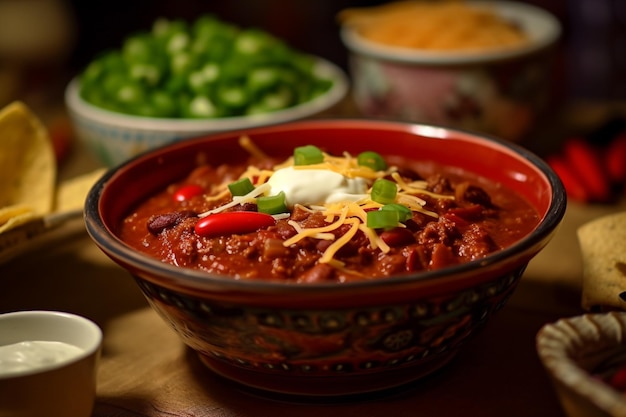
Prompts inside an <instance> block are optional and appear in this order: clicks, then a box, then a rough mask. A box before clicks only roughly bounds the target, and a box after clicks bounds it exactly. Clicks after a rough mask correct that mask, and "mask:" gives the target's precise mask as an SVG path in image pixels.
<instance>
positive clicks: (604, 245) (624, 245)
mask: <svg viewBox="0 0 626 417" xmlns="http://www.w3.org/2000/svg"><path fill="white" fill-rule="evenodd" d="M578 241H579V244H580V249H581V252H582V258H583V282H582V306H583V308H584V309H586V310H589V311H606V310H626V212H620V213H617V214H611V215H608V216H603V217H600V218H598V219H596V220H593V221H591V222H588V223H586V224H584V225H582V226H581V227H580V228H579V229H578Z"/></svg>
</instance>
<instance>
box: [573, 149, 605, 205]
mask: <svg viewBox="0 0 626 417" xmlns="http://www.w3.org/2000/svg"><path fill="white" fill-rule="evenodd" d="M563 152H564V156H565V159H566V160H567V163H568V164H569V166H570V167H571V168H572V169H575V170H576V172H577V173H578V175H577V176H578V178H579V179H580V181H581V183H582V185H583V186H584V187H585V188H586V189H587V191H588V193H589V197H590V198H591V200H593V201H598V202H607V201H609V200H611V196H612V194H611V184H610V181H609V177H608V174H607V172H606V168H605V167H604V166H603V162H602V158H601V157H600V154H599V152H598V150H597V149H595V148H594V147H593V146H592V145H591V144H590V143H588V142H587V141H585V140H584V139H581V138H577V137H575V138H571V139H569V140H568V141H567V142H566V143H565V146H564V148H563Z"/></svg>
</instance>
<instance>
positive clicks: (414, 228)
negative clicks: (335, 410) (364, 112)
mask: <svg viewBox="0 0 626 417" xmlns="http://www.w3.org/2000/svg"><path fill="white" fill-rule="evenodd" d="M565 207H566V197H565V192H564V189H563V186H562V184H561V182H560V180H559V179H558V177H557V176H556V175H555V174H554V172H553V171H552V170H551V169H550V168H549V166H547V165H546V163H545V162H544V161H543V160H541V159H540V158H538V157H537V156H535V155H533V154H532V153H530V152H529V151H527V150H525V149H524V148H521V147H518V146H517V145H514V144H512V143H510V142H506V141H501V140H498V139H494V138H490V137H485V136H481V135H477V134H474V133H468V132H465V131H461V130H453V129H449V128H443V127H438V126H433V125H423V124H412V123H403V122H392V121H374V120H357V119H355V120H342V119H335V120H310V121H299V122H291V123H285V124H281V125H274V126H266V127H258V128H254V129H245V130H239V131H233V132H226V133H219V134H214V135H209V136H205V137H200V138H195V139H189V140H186V141H183V142H178V143H174V144H170V145H167V146H165V147H161V148H159V149H156V150H153V151H150V152H148V153H146V154H143V155H141V156H138V157H135V158H133V159H131V160H130V161H128V162H126V163H124V164H122V165H121V166H119V167H117V168H114V169H111V170H109V172H107V173H106V174H105V175H104V176H103V177H102V179H101V180H100V181H99V182H98V183H96V184H95V185H94V187H93V188H92V189H91V191H90V192H89V195H88V197H87V200H86V204H85V220H86V228H87V231H88V233H89V235H90V236H91V238H92V239H93V241H94V243H95V244H96V245H97V246H98V247H99V248H100V249H101V250H102V251H103V252H104V253H105V254H107V255H108V256H109V257H111V258H112V259H113V260H114V261H115V262H117V263H118V264H119V265H120V266H121V267H123V268H125V269H126V270H127V271H128V272H129V274H130V275H131V276H132V277H133V278H134V279H135V281H136V282H137V284H138V286H139V288H140V289H141V290H142V292H143V293H144V295H145V297H146V299H147V300H148V302H149V304H150V305H151V306H152V307H153V308H154V309H155V310H156V311H157V312H158V313H159V314H160V315H161V316H162V317H164V319H165V320H166V321H167V322H168V323H169V324H170V325H171V327H172V328H173V330H174V331H175V332H176V333H177V334H178V335H179V336H180V337H181V340H182V342H183V343H185V344H186V345H188V346H189V347H191V348H192V349H193V350H195V351H196V352H197V353H198V355H199V357H200V359H201V360H202V362H203V363H204V364H205V365H206V366H207V367H208V368H209V369H210V370H212V371H213V372H215V373H217V374H219V375H221V376H223V377H225V378H227V379H230V380H233V381H236V382H237V383H239V384H241V385H242V386H244V387H250V388H253V389H259V390H262V391H264V392H272V393H280V394H289V395H302V396H344V395H351V394H360V393H364V392H374V391H381V390H386V389H389V388H393V387H397V386H400V385H404V384H407V383H409V382H411V381H415V380H417V379H420V378H422V377H424V376H426V375H428V374H430V373H432V372H435V371H436V370H438V369H440V368H442V367H443V366H445V365H446V364H447V363H448V362H450V361H451V359H452V358H454V357H455V356H456V355H457V354H458V353H459V352H461V351H462V350H463V346H465V345H466V344H467V343H468V342H469V341H470V340H471V338H472V337H473V335H475V334H476V333H477V332H479V331H480V329H481V328H482V327H483V326H484V325H485V324H486V323H487V322H488V320H489V319H490V317H491V316H492V315H493V314H494V313H496V312H497V311H498V310H500V309H501V308H502V307H503V306H504V305H505V303H506V301H507V299H508V298H509V297H510V296H511V294H512V293H513V291H514V289H515V287H516V285H517V283H518V282H519V280H520V278H521V276H522V274H523V271H524V269H525V267H526V265H527V263H528V262H529V261H530V260H531V259H532V258H533V257H534V256H535V255H536V254H537V253H538V252H539V251H540V250H541V249H542V248H543V247H544V246H545V245H546V244H547V243H548V241H549V240H550V239H551V237H552V236H553V234H554V232H555V230H556V228H557V226H558V224H559V223H560V221H561V220H562V217H563V215H564V211H565Z"/></svg>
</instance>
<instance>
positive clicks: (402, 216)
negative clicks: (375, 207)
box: [380, 203, 413, 223]
mask: <svg viewBox="0 0 626 417" xmlns="http://www.w3.org/2000/svg"><path fill="white" fill-rule="evenodd" d="M380 209H381V210H384V211H387V210H393V211H396V212H397V213H398V221H399V222H400V223H404V222H405V221H407V220H409V219H410V218H412V217H413V212H412V211H411V209H410V208H408V207H407V206H405V205H403V204H397V203H392V204H385V205H384V206H382V207H381V208H380Z"/></svg>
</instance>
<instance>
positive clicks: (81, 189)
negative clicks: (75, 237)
mask: <svg viewBox="0 0 626 417" xmlns="http://www.w3.org/2000/svg"><path fill="white" fill-rule="evenodd" d="M105 172H106V169H105V168H100V169H96V170H94V171H92V172H88V173H86V174H83V175H80V176H78V177H74V178H71V179H69V180H66V181H63V182H61V183H60V184H59V186H58V189H57V193H56V205H55V208H54V211H55V212H65V211H72V210H78V209H82V208H83V206H84V205H85V197H87V193H88V192H89V190H90V189H91V187H92V186H93V185H94V184H95V183H96V181H97V180H98V179H100V177H101V176H102V175H103V174H104V173H105Z"/></svg>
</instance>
